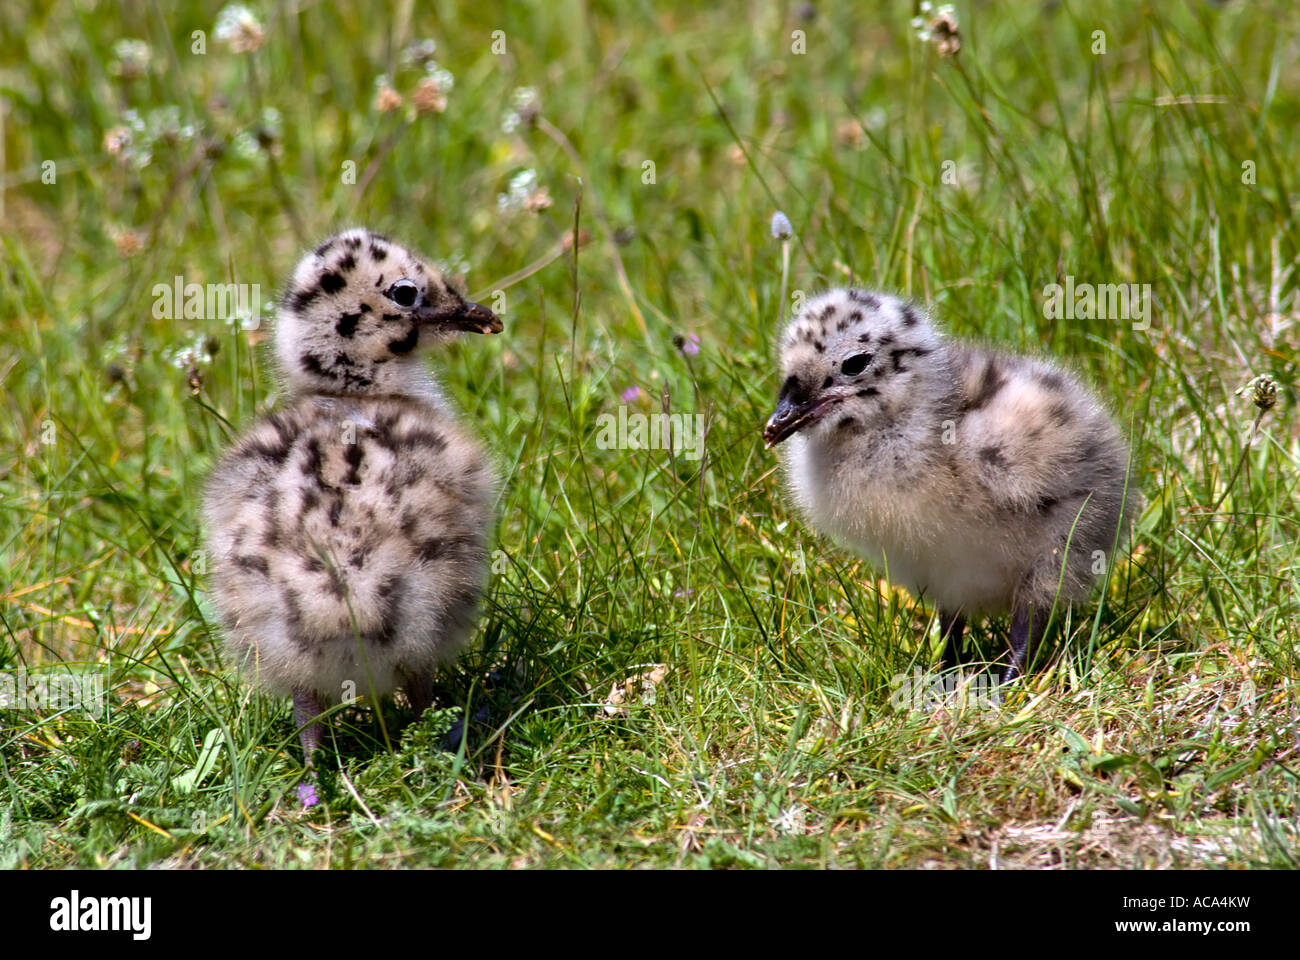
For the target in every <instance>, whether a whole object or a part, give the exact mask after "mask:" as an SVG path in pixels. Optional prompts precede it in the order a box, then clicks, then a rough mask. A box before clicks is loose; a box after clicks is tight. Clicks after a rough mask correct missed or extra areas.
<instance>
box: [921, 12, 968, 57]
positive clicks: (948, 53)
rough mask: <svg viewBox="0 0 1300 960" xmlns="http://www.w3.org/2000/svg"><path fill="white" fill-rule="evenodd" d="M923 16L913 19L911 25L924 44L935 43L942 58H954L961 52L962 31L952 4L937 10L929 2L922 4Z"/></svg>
mask: <svg viewBox="0 0 1300 960" xmlns="http://www.w3.org/2000/svg"><path fill="white" fill-rule="evenodd" d="M920 9H921V16H919V17H913V18H912V19H911V20H910V21H909V24H910V25H911V27H912V30H913V31H914V32H915V34H916V39H918V40H920V41H921V42H922V43H933V44H934V47H935V49H936V50H937V51H938V53H939V56H940V57H954V56H956V55H957V53H958V51H960V50H961V30H960V27H959V26H958V24H957V9H956V7H954V6H953V5H952V4H951V3H945V4H943V5H942V6H940V7H938V8H935V7H934V6H933V5H931V4H930V3H929V2H925V3H922V4H921V7H920Z"/></svg>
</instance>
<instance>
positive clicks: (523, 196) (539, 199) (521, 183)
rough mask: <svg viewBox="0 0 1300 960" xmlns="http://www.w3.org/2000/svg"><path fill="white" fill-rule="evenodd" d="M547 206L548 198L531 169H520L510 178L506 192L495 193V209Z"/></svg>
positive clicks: (531, 208)
mask: <svg viewBox="0 0 1300 960" xmlns="http://www.w3.org/2000/svg"><path fill="white" fill-rule="evenodd" d="M547 206H550V198H549V197H548V196H546V190H545V188H544V187H542V185H541V184H540V182H539V181H538V179H537V171H536V170H533V169H528V170H520V171H519V172H518V173H516V174H515V175H514V176H513V177H511V178H510V185H509V186H508V187H507V188H506V192H505V193H498V194H497V209H498V210H501V211H502V212H507V211H512V210H523V209H525V208H527V209H530V210H534V211H536V210H538V209H544V208H545V207H547Z"/></svg>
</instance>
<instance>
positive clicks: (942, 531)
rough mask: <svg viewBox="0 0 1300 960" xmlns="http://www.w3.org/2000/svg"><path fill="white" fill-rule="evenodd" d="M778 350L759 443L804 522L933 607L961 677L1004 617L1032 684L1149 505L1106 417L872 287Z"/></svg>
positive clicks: (1020, 364)
mask: <svg viewBox="0 0 1300 960" xmlns="http://www.w3.org/2000/svg"><path fill="white" fill-rule="evenodd" d="M780 350H781V376H782V383H781V392H780V396H779V397H778V399H777V407H776V412H775V413H773V414H772V417H771V419H770V420H768V422H767V427H766V430H765V431H764V437H765V439H766V440H767V444H768V446H769V447H772V446H774V445H776V444H782V443H783V444H784V446H783V447H782V450H783V451H784V461H785V467H786V475H787V480H788V484H789V488H790V490H791V493H792V494H793V497H794V500H795V502H796V503H797V505H798V507H799V509H800V511H801V512H802V514H803V515H804V516H805V518H806V519H807V520H808V522H809V523H811V524H812V526H813V527H815V528H817V529H818V530H819V531H821V532H823V533H825V534H828V535H830V536H831V537H832V538H834V539H836V540H839V541H841V542H842V543H844V544H845V545H847V546H848V547H850V548H852V549H853V550H855V551H857V552H859V553H861V554H862V555H863V556H865V557H866V558H867V559H868V560H870V561H871V562H872V563H873V564H874V565H875V566H876V567H877V568H878V569H880V570H882V571H884V572H886V573H887V575H888V576H889V578H890V579H891V581H892V582H894V583H896V584H900V585H902V586H905V587H906V588H907V589H908V590H909V591H910V592H912V593H913V594H914V595H919V596H923V597H925V598H926V599H929V600H930V601H931V602H933V603H934V604H935V606H936V607H937V608H938V614H939V624H940V633H941V636H942V637H943V639H944V640H945V645H944V653H943V665H944V667H945V668H947V667H953V666H957V665H959V664H961V663H962V662H964V658H963V656H962V634H963V631H964V630H965V626H966V620H967V618H972V617H978V616H981V615H986V614H1001V613H1005V612H1007V611H1010V613H1011V649H1010V658H1009V663H1008V664H1007V669H1006V672H1005V673H1004V675H1003V679H1004V680H1006V681H1009V680H1012V679H1014V678H1015V677H1017V676H1019V675H1020V674H1022V673H1023V672H1024V670H1025V668H1026V665H1027V664H1028V661H1029V657H1030V655H1031V653H1032V651H1033V650H1034V649H1035V648H1036V647H1037V644H1038V642H1039V641H1040V640H1041V639H1042V635H1043V631H1044V630H1045V629H1046V627H1047V621H1048V617H1049V614H1050V613H1051V611H1052V609H1053V606H1054V605H1056V604H1058V603H1065V602H1069V601H1077V600H1084V599H1086V598H1087V596H1088V595H1089V593H1090V592H1091V590H1092V588H1093V586H1094V584H1095V582H1096V580H1097V577H1098V573H1099V572H1101V571H1102V570H1104V568H1105V564H1107V563H1109V562H1110V560H1111V559H1112V555H1113V552H1114V550H1115V549H1116V546H1117V544H1118V543H1119V542H1120V541H1121V540H1122V538H1123V536H1124V534H1125V533H1126V532H1127V530H1128V529H1129V527H1130V525H1131V523H1132V519H1133V516H1134V514H1135V512H1136V510H1137V508H1138V506H1139V503H1140V498H1139V496H1138V495H1137V494H1136V493H1135V492H1134V491H1132V490H1130V489H1128V460H1129V457H1128V445H1127V443H1126V442H1125V440H1124V438H1123V436H1122V435H1121V434H1120V432H1119V430H1118V429H1117V428H1116V426H1115V424H1114V422H1113V421H1112V420H1111V418H1110V416H1109V415H1108V414H1107V413H1106V411H1105V409H1104V408H1103V407H1102V405H1101V403H1100V402H1099V401H1098V400H1097V399H1096V398H1095V397H1094V396H1093V395H1092V394H1091V393H1090V392H1089V391H1088V390H1087V389H1086V388H1085V387H1084V386H1082V384H1081V383H1080V382H1079V381H1078V380H1077V379H1076V378H1075V377H1074V376H1072V375H1071V374H1069V373H1067V372H1066V371H1064V370H1061V369H1059V368H1057V367H1056V366H1054V365H1053V364H1051V363H1049V362H1048V361H1046V360H1043V359H1039V358H1031V357H1025V356H1017V355H1012V354H1007V353H1001V352H998V351H995V350H990V349H986V348H984V347H980V346H974V345H968V344H963V343H957V342H954V341H951V340H948V339H945V338H944V337H942V336H941V335H940V334H939V332H938V331H937V330H936V329H935V328H934V326H933V325H932V324H931V322H930V319H929V318H928V317H927V316H926V314H925V313H924V312H923V311H922V310H920V309H918V308H917V307H915V306H913V305H912V304H910V303H907V302H905V301H903V300H900V299H898V298H896V297H892V296H888V295H885V294H881V293H872V292H868V291H864V290H844V289H841V290H831V291H829V292H827V293H824V294H821V295H820V296H817V297H815V298H813V299H811V300H809V301H808V302H807V304H806V305H805V307H804V309H803V310H802V311H801V312H800V313H799V315H798V316H796V317H795V318H794V319H793V320H792V321H791V323H790V324H789V326H788V328H787V329H786V331H785V333H784V337H783V339H782V341H781V345H780Z"/></svg>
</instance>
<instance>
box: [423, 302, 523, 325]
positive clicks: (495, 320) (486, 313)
mask: <svg viewBox="0 0 1300 960" xmlns="http://www.w3.org/2000/svg"><path fill="white" fill-rule="evenodd" d="M427 319H428V322H429V323H430V324H432V325H434V326H439V327H445V328H447V329H449V330H465V331H467V332H469V333H500V332H501V331H502V330H503V329H504V327H503V326H502V324H501V318H500V317H498V316H497V315H496V314H495V313H493V312H492V311H491V310H489V309H488V308H487V307H485V306H483V305H482V304H481V303H474V302H472V301H470V300H466V301H464V302H463V303H462V304H461V305H460V306H459V307H458V308H457V309H456V310H454V311H452V312H451V313H439V314H436V315H433V316H430V317H428V318H427Z"/></svg>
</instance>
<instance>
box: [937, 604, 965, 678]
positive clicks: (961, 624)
mask: <svg viewBox="0 0 1300 960" xmlns="http://www.w3.org/2000/svg"><path fill="white" fill-rule="evenodd" d="M965 632H966V618H965V617H963V616H962V615H961V614H960V613H948V612H947V611H946V610H940V611H939V637H940V639H942V640H943V641H944V644H943V656H942V657H941V658H940V660H939V665H940V667H941V668H942V669H944V670H951V669H953V668H954V667H960V666H962V664H964V663H965V662H966V660H965V658H964V657H963V656H962V655H961V638H962V634H964V633H965Z"/></svg>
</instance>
